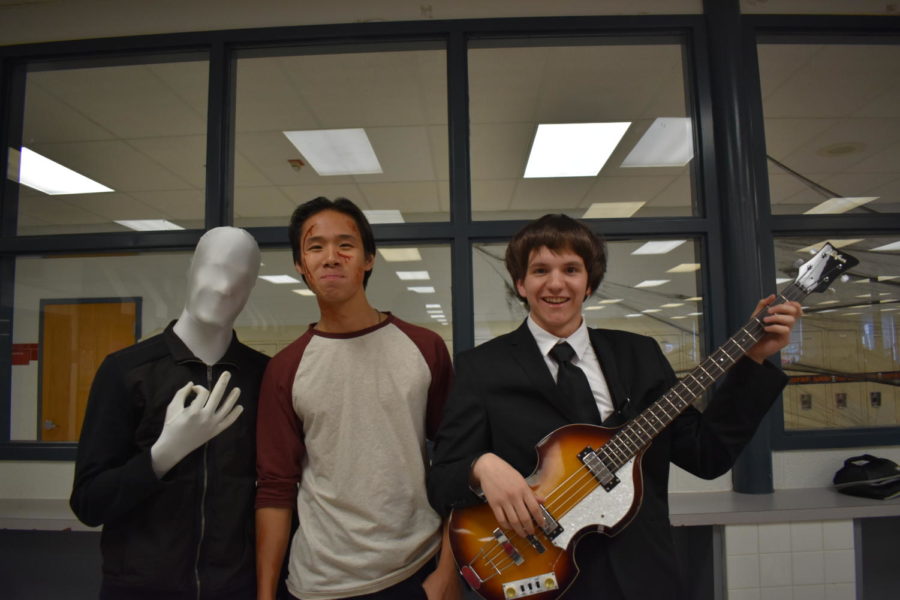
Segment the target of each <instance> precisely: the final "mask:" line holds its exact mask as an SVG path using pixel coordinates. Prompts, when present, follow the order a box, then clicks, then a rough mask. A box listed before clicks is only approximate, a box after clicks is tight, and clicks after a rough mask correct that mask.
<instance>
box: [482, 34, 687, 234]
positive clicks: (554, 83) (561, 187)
mask: <svg viewBox="0 0 900 600" xmlns="http://www.w3.org/2000/svg"><path fill="white" fill-rule="evenodd" d="M544 44H546V45H541V46H530V47H483V48H475V49H472V50H470V51H469V98H470V118H471V148H472V154H471V156H472V161H471V169H472V212H473V217H474V218H475V219H482V220H488V219H531V218H536V217H539V216H541V215H543V214H544V213H547V212H549V211H553V212H563V213H566V214H568V215H571V216H573V217H579V218H582V217H583V218H595V217H596V218H627V217H631V216H637V217H660V216H685V215H692V214H694V213H695V208H694V204H695V200H694V198H693V195H692V185H691V168H690V164H691V161H692V157H693V156H694V147H693V128H692V125H691V120H690V118H689V117H690V115H689V114H688V112H687V108H686V107H687V100H686V98H685V89H684V79H685V74H684V65H683V60H682V47H681V45H680V44H677V43H668V44H652V45H651V44H648V45H640V44H627V45H626V44H623V45H614V44H609V45H592V44H596V41H595V40H594V41H591V40H580V41H573V40H569V41H567V42H559V45H553V43H552V42H550V43H547V42H545V43H544ZM576 124H581V125H585V124H603V125H595V126H593V127H590V126H589V127H588V128H584V127H581V128H577V127H574V125H576ZM617 124H618V125H617ZM560 126H563V127H560ZM623 132H624V133H623ZM563 133H569V134H573V136H574V137H571V138H569V137H566V138H563V137H556V136H557V135H560V136H561V135H562V134H563ZM595 134H596V135H598V136H601V137H600V139H598V138H597V137H594V136H595ZM607 134H608V135H610V136H611V137H609V138H606V137H603V136H606V135H607ZM544 140H546V142H547V145H546V146H544V145H543V144H541V145H540V146H538V145H536V144H535V142H536V141H540V142H543V141H544ZM606 143H608V144H609V146H604V144H606ZM604 147H606V150H605V151H604V150H603V148H604ZM611 148H612V150H611V152H612V153H611V154H609V152H610V149H611ZM539 154H540V155H542V156H544V157H545V158H547V159H558V160H559V163H560V164H552V162H553V161H552V160H550V161H547V160H539V159H538V155H539ZM606 156H608V160H606V158H605V157H606ZM576 166H577V167H578V168H575V167H576Z"/></svg>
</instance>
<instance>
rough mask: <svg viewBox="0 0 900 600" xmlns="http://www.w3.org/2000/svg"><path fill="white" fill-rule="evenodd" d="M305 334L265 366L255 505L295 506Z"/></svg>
mask: <svg viewBox="0 0 900 600" xmlns="http://www.w3.org/2000/svg"><path fill="white" fill-rule="evenodd" d="M310 338H311V335H309V334H305V335H303V336H301V337H300V338H298V339H297V340H296V341H295V342H294V343H292V344H291V345H290V346H288V347H287V348H285V349H284V350H282V351H281V352H279V353H278V354H277V355H276V356H275V357H274V358H273V359H272V360H271V361H269V365H268V367H266V372H265V375H263V381H262V386H261V387H260V392H259V415H258V417H257V421H256V478H257V487H256V508H267V507H274V508H293V507H294V506H295V505H296V503H297V484H299V483H300V476H301V475H302V473H303V466H302V465H303V457H304V456H305V454H306V447H305V446H304V444H303V423H302V422H301V421H300V419H299V417H297V413H296V412H295V411H294V403H293V393H292V388H293V385H294V377H295V376H296V373H297V369H298V368H299V366H300V359H301V357H302V356H303V350H304V349H305V348H306V346H307V344H308V343H309V340H310Z"/></svg>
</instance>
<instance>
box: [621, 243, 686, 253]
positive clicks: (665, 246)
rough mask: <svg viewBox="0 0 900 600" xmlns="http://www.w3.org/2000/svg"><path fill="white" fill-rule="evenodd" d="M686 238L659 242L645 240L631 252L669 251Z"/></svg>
mask: <svg viewBox="0 0 900 600" xmlns="http://www.w3.org/2000/svg"><path fill="white" fill-rule="evenodd" d="M686 241H687V240H666V241H661V242H647V243H646V244H644V245H643V246H641V247H640V248H638V249H637V250H635V251H634V252H632V254H666V253H667V252H671V251H672V250H674V249H675V248H677V247H678V246H680V245H682V244H683V243H685V242H686Z"/></svg>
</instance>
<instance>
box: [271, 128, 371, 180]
mask: <svg viewBox="0 0 900 600" xmlns="http://www.w3.org/2000/svg"><path fill="white" fill-rule="evenodd" d="M284 135H285V136H286V137H287V139H289V140H290V142H291V143H292V144H293V145H294V147H296V148H297V150H299V151H300V153H301V154H302V155H303V157H304V158H306V162H308V163H309V164H310V166H311V167H312V168H313V169H315V170H316V173H318V174H319V175H371V174H374V173H381V172H382V171H381V165H380V164H379V163H378V157H377V156H375V151H374V150H373V149H372V144H371V143H369V136H367V135H366V130H365V129H317V130H312V131H285V132H284Z"/></svg>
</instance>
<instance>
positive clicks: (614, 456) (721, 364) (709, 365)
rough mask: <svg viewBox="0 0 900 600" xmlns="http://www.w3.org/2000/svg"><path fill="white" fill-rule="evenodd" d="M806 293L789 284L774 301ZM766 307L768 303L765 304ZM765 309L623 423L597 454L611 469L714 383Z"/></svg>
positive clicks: (745, 346)
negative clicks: (627, 421)
mask: <svg viewBox="0 0 900 600" xmlns="http://www.w3.org/2000/svg"><path fill="white" fill-rule="evenodd" d="M807 295H808V293H807V292H805V291H804V290H803V288H801V287H800V286H798V285H796V284H791V285H789V286H788V287H786V288H785V289H784V291H783V292H782V293H781V294H780V295H779V296H778V298H777V299H776V300H775V302H774V304H781V303H782V302H788V301H798V302H799V301H801V300H803V298H805V297H806V296H807ZM767 308H768V307H767ZM765 312H766V309H763V310H762V311H760V312H759V313H757V314H755V315H753V317H752V318H751V319H750V320H749V321H748V322H747V323H746V324H745V325H744V326H743V327H741V329H740V330H739V331H738V332H737V333H736V334H735V335H734V336H732V337H731V338H730V339H729V340H728V341H727V342H725V343H724V344H722V345H721V346H719V348H718V349H716V351H715V352H713V353H712V354H710V355H709V356H708V357H707V358H706V359H705V360H704V361H703V362H701V363H700V364H699V365H697V366H696V367H694V368H693V369H692V370H691V371H690V372H689V373H688V374H687V375H685V376H684V377H683V378H682V379H681V381H679V382H678V383H677V384H675V385H674V386H672V388H670V389H669V391H667V392H666V393H665V394H663V395H662V396H661V397H660V398H659V399H658V400H657V401H656V402H654V403H653V404H651V405H650V406H649V407H647V408H646V409H645V410H644V411H643V412H642V413H641V414H640V415H638V416H637V417H635V418H634V419H633V420H631V421H630V422H629V423H628V424H627V425H625V426H623V427H622V428H621V429H620V430H619V432H618V433H617V434H616V435H615V436H614V437H613V438H612V439H611V440H609V442H607V443H606V444H605V445H604V446H603V447H602V448H601V449H600V450H599V451H598V452H597V454H598V455H599V456H600V458H601V459H602V460H603V462H604V463H605V464H606V465H607V466H608V467H609V468H610V469H611V470H612V471H615V470H617V469H619V468H620V467H621V466H622V465H624V464H625V463H627V462H628V461H629V460H631V458H632V457H634V456H635V455H636V454H637V453H638V452H640V451H641V450H643V449H644V448H645V447H646V446H647V445H649V444H650V442H651V441H652V440H653V438H654V437H656V436H657V435H658V434H659V432H661V431H662V430H663V429H665V428H666V427H667V426H668V425H669V424H670V423H671V422H672V421H674V420H675V418H676V417H677V416H678V415H680V414H681V413H682V412H684V411H685V410H686V409H687V407H688V406H690V405H691V403H692V402H693V401H694V400H696V399H697V398H699V397H700V396H701V395H702V394H703V392H705V391H706V390H707V389H709V387H710V386H711V385H712V384H713V383H715V382H716V381H717V380H718V379H719V378H720V377H722V375H724V374H725V373H726V372H727V371H728V369H730V368H731V367H733V366H734V364H735V363H736V362H737V361H738V360H739V359H740V358H741V357H742V356H743V355H744V354H745V353H746V352H747V350H749V349H750V348H751V347H752V346H753V344H755V343H756V342H757V341H759V339H760V338H761V337H762V336H763V333H764V330H763V327H764V323H763V320H762V318H763V317H764V316H765Z"/></svg>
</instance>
